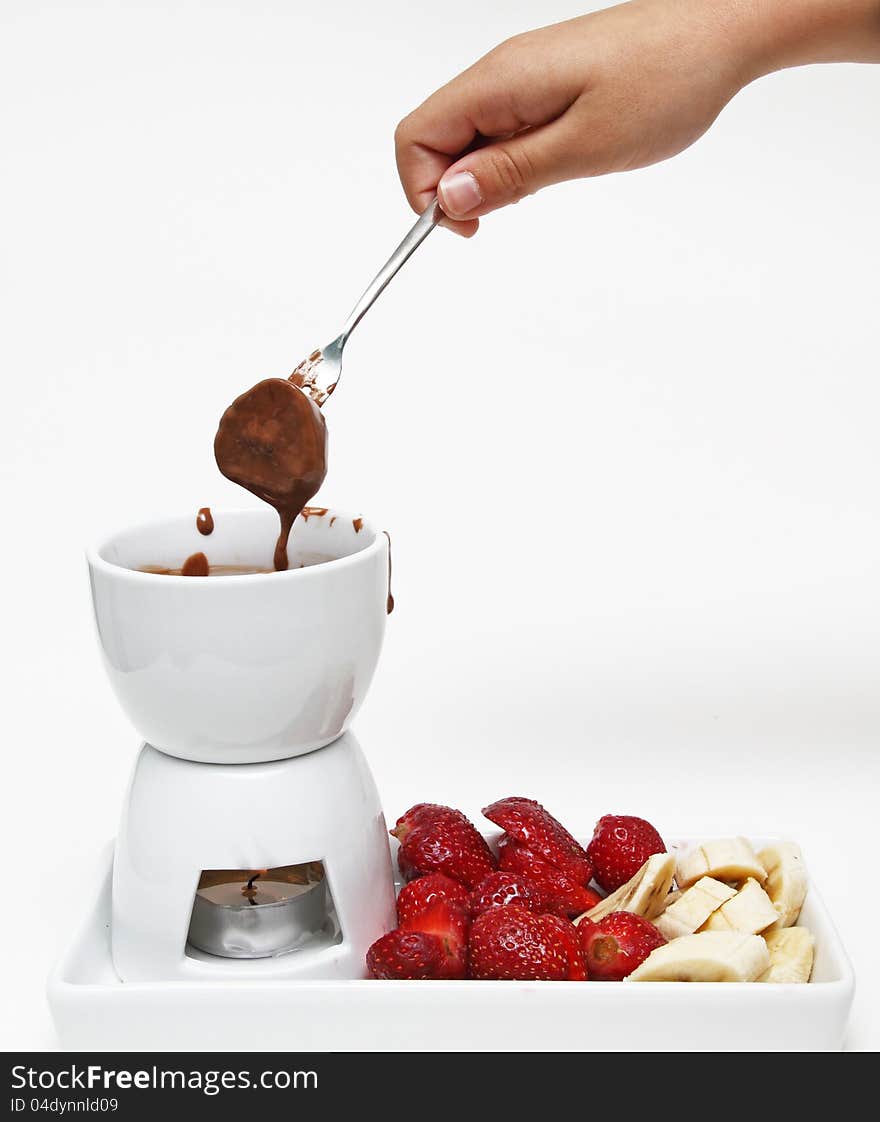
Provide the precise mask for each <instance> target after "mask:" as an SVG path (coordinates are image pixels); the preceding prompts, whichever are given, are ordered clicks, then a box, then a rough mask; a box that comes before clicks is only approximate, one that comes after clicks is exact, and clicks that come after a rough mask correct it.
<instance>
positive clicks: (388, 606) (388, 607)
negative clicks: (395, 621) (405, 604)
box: [382, 530, 394, 615]
mask: <svg viewBox="0 0 880 1122" xmlns="http://www.w3.org/2000/svg"><path fill="white" fill-rule="evenodd" d="M382 533H383V534H384V535H385V537H386V538H387V539H388V599H387V600H386V601H385V611H386V612H387V613H388V615H391V613H392V612H393V611H394V597H393V596H392V595H391V535H390V534H389V533H388V531H387V530H383V531H382Z"/></svg>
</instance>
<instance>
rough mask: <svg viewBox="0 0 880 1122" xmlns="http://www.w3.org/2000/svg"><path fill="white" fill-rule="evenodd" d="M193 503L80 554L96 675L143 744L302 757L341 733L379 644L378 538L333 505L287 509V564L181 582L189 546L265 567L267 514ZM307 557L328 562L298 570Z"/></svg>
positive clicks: (228, 755)
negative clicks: (322, 510)
mask: <svg viewBox="0 0 880 1122" xmlns="http://www.w3.org/2000/svg"><path fill="white" fill-rule="evenodd" d="M214 527H215V528H214V532H213V533H212V534H210V535H208V536H204V535H202V534H201V533H200V532H199V531H198V529H197V527H196V517H195V512H193V513H192V514H191V515H187V516H185V517H178V518H169V519H165V520H163V521H159V522H152V523H148V524H146V525H141V526H135V527H133V528H131V529H127V530H123V531H121V532H120V533H117V534H114V535H113V536H112V537H109V538H107V539H105V540H104V541H102V542H101V543H100V544H98V545H97V546H96V547H94V548H93V549H91V550H89V552H88V562H89V570H90V575H91V583H92V598H93V602H94V609H95V619H96V621H97V625H98V636H99V640H100V645H101V650H102V652H103V656H104V661H105V664H106V667H107V673H108V674H109V676H110V681H111V683H112V685H113V688H114V690H115V691H116V695H117V697H118V698H119V701H120V702H121V704H122V707H123V709H124V710H125V712H126V714H127V715H128V717H129V719H130V720H131V722H132V724H133V725H134V726H135V728H136V729H137V730H138V732H139V733H140V734H141V735H142V736H143V737H144V739H145V740H146V741H147V743H148V744H151V745H152V746H153V747H154V748H158V749H159V750H160V751H162V752H166V753H168V754H169V755H172V756H179V757H181V758H182V759H186V760H198V761H206V762H212V763H230V764H239V763H257V762H261V761H269V760H280V759H286V758H289V757H291V756H298V755H302V754H303V753H305V752H311V751H313V750H314V749H316V748H321V747H323V746H324V745H325V744H329V743H330V742H331V741H333V740H335V739H336V738H337V737H338V736H340V735H341V734H342V733H343V732H344V731H345V729H346V728H348V726H349V724H350V722H351V720H352V718H353V717H354V715H355V714H356V713H357V711H358V709H359V708H360V705H361V703H362V702H363V700H364V697H365V695H366V692H367V689H368V687H369V685H370V681H371V679H372V677H373V672H374V670H375V669H376V663H377V661H378V658H379V651H380V649H381V646H382V638H383V635H384V632H385V619H386V598H387V595H388V548H389V547H388V539H387V537H386V535H385V534H384V533H382V532H381V531H376V530H375V529H374V528H373V527H372V526H371V525H370V524H369V523H368V522H361V520H360V519H357V520H355V519H353V518H352V516H351V515H348V514H344V513H342V512H339V511H332V510H331V511H327V513H326V514H311V515H309V517H308V518H299V519H297V521H296V524H295V525H294V528H293V532H292V533H291V537H290V550H289V555H290V565H291V568H289V569H288V570H287V571H286V572H281V573H276V572H270V573H256V574H248V575H233V576H210V577H182V576H165V575H159V574H154V573H144V572H139V571H138V569H139V568H140V567H141V566H146V565H153V566H161V567H164V568H179V567H180V566H181V565H182V563H183V561H184V560H185V559H186V558H187V557H188V556H189V555H190V554H192V553H195V552H198V551H201V552H203V553H205V554H206V555H207V557H208V560H209V562H210V563H211V564H212V565H217V564H219V565H239V566H241V565H243V566H248V567H253V568H258V567H266V566H271V564H272V551H273V548H274V544H275V539H276V536H277V534H278V516H277V515H276V513H275V512H274V511H273V510H271V509H269V508H266V509H265V510H233V511H218V512H215V513H214ZM316 555H318V556H322V557H329V558H331V560H327V561H324V562H322V563H320V564H311V565H309V566H308V567H305V568H299V567H297V566H299V564H300V561H302V560H305V561H307V562H308V561H310V560H312V559H313V558H314V557H315V556H316Z"/></svg>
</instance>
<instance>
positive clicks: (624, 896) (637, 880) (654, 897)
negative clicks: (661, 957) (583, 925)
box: [574, 853, 675, 924]
mask: <svg viewBox="0 0 880 1122" xmlns="http://www.w3.org/2000/svg"><path fill="white" fill-rule="evenodd" d="M674 876H675V856H674V854H672V853H655V854H653V855H652V856H651V857H649V858H648V860H647V861H646V862H645V863H644V865H642V867H641V869H639V871H638V872H637V873H636V875H635V876H634V877H633V878H632V880H628V881H627V882H626V884H624V885H621V887H620V888H618V889H617V891H616V892H612V893H611V895H610V896H606V897H605V899H604V900H603V901H602V903H601V904H597V905H596V906H595V907H594V908H590V910H589V911H588V912H584V915H581V916H578V917H577V919H576V920H575V921H574V922H575V923H576V924H577V923H580V921H581V920H582V919H583V918H584V916H586V917H587V919H591V920H593V921H594V922H595V921H596V920H599V919H601V918H602V916H607V915H609V914H610V913H611V912H633V913H634V914H635V915H637V916H645V918H646V919H653V918H654V917H655V916H658V915H659V914H660V913H661V912H662V911H663V908H664V907H665V901H666V897H667V895H668V894H669V889H670V888H671V887H672V878H673V877H674Z"/></svg>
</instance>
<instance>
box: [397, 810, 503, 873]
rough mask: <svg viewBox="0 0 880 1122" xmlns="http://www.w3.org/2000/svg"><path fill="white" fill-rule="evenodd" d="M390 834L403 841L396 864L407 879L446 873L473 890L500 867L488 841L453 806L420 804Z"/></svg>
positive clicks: (399, 821) (402, 818) (407, 813)
mask: <svg viewBox="0 0 880 1122" xmlns="http://www.w3.org/2000/svg"><path fill="white" fill-rule="evenodd" d="M391 833H392V835H393V836H394V837H395V838H397V840H398V841H399V842H400V849H399V850H398V854H397V864H398V866H399V868H400V871H401V873H402V874H403V876H404V877H405V879H406V880H412V879H413V878H414V877H418V876H421V875H422V874H423V873H445V874H446V876H448V877H452V879H453V880H457V881H460V882H461V883H462V884H463V885H464V886H465V887H466V888H474V887H475V886H476V885H477V884H478V883H479V882H480V881H481V880H482V879H483V877H485V876H486V875H487V874H488V873H491V872H494V870H495V869H496V868H497V862H496V860H495V858H494V856H493V855H492V851H491V850H490V849H489V847H488V845H487V844H486V839H485V838H484V837H483V835H482V834H480V833H479V832H478V831H477V828H476V827H475V826H474V825H473V823H472V822H470V821H468V819H467V818H465V816H464V815H463V814H462V813H461V811H460V810H453V809H452V807H448V806H437V805H436V804H434V803H418V804H417V805H416V806H414V807H412V808H411V809H410V810H408V811H407V812H406V814H404V815H403V817H401V818H398V820H397V824H396V825H395V827H394V829H393V830H392V831H391Z"/></svg>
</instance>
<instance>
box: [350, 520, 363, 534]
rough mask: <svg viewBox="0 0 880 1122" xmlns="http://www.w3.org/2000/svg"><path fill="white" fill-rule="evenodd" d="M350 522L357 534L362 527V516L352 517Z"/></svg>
mask: <svg viewBox="0 0 880 1122" xmlns="http://www.w3.org/2000/svg"><path fill="white" fill-rule="evenodd" d="M351 524H352V526H354V532H355V533H356V534H359V533H360V532H361V530H362V529H363V525H364V520H363V518H352V520H351Z"/></svg>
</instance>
